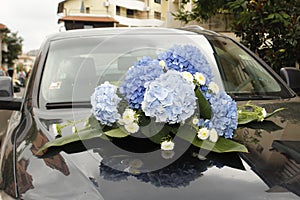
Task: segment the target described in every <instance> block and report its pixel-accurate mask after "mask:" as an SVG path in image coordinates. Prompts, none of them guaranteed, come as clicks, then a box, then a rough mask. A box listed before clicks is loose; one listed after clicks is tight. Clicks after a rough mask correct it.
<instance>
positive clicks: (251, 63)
mask: <svg viewBox="0 0 300 200" xmlns="http://www.w3.org/2000/svg"><path fill="white" fill-rule="evenodd" d="M210 42H211V44H212V45H213V48H214V50H215V57H216V60H217V62H218V67H219V71H220V73H221V77H222V80H223V84H224V88H225V90H226V92H227V93H228V94H231V95H232V96H238V97H242V96H245V98H249V97H254V98H255V96H257V97H261V96H269V97H270V96H271V95H272V96H273V97H276V96H277V97H285V96H286V95H285V92H286V91H284V88H282V85H281V84H280V83H279V82H278V81H277V80H276V79H275V78H274V77H272V76H271V75H270V73H269V72H268V71H267V70H266V69H264V67H263V66H262V65H261V64H260V63H259V62H258V61H257V60H255V59H254V58H253V57H252V56H251V55H250V54H249V53H247V52H246V51H245V50H244V49H243V48H241V47H240V46H238V45H237V44H236V43H234V42H233V41H231V40H230V39H228V38H224V37H214V38H211V39H210Z"/></svg>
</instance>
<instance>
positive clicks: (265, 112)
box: [261, 108, 267, 118]
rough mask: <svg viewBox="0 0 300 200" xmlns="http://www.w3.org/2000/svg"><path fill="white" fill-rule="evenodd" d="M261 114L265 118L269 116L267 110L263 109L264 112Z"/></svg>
mask: <svg viewBox="0 0 300 200" xmlns="http://www.w3.org/2000/svg"><path fill="white" fill-rule="evenodd" d="M261 113H262V116H263V118H265V117H266V116H267V111H266V109H264V108H263V109H262V111H261Z"/></svg>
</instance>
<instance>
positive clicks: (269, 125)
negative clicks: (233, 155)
mask: <svg viewBox="0 0 300 200" xmlns="http://www.w3.org/2000/svg"><path fill="white" fill-rule="evenodd" d="M245 127H247V128H251V129H262V130H265V131H267V132H269V133H270V132H274V131H278V130H282V129H283V128H282V127H281V126H278V125H277V124H275V123H274V122H272V121H268V120H265V121H263V122H255V121H254V122H250V123H248V124H242V125H240V126H239V128H245Z"/></svg>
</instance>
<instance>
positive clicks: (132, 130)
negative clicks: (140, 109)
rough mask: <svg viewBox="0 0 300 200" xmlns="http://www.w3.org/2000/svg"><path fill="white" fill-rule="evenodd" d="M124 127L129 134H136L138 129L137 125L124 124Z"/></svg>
mask: <svg viewBox="0 0 300 200" xmlns="http://www.w3.org/2000/svg"><path fill="white" fill-rule="evenodd" d="M124 127H125V129H126V131H128V132H129V133H136V132H138V130H139V128H140V127H139V125H138V124H137V123H131V124H125V126H124Z"/></svg>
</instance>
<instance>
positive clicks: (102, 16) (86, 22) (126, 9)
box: [57, 0, 181, 30]
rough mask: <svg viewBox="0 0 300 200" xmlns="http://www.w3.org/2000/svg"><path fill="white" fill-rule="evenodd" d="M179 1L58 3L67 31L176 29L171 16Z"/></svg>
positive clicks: (84, 0)
mask: <svg viewBox="0 0 300 200" xmlns="http://www.w3.org/2000/svg"><path fill="white" fill-rule="evenodd" d="M179 2H180V0H65V1H62V2H60V3H59V5H58V10H57V13H58V15H59V23H63V25H64V27H65V29H66V30H71V29H82V28H99V27H139V26H144V27H145V26H149V27H161V26H168V27H171V26H172V27H176V26H180V25H181V24H180V22H175V20H174V19H173V16H172V14H171V13H172V12H173V11H176V10H177V9H178V8H179Z"/></svg>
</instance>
